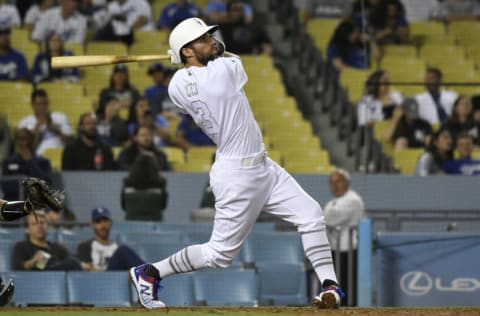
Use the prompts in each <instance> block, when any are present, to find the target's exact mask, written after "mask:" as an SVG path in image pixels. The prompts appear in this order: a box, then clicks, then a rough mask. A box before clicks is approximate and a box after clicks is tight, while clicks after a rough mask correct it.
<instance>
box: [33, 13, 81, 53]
mask: <svg viewBox="0 0 480 316" xmlns="http://www.w3.org/2000/svg"><path fill="white" fill-rule="evenodd" d="M52 33H55V34H58V35H59V36H60V37H61V38H62V40H63V41H64V42H70V43H80V44H83V42H85V37H86V34H87V19H86V18H85V17H84V16H83V15H81V14H80V13H78V12H76V13H74V14H73V15H71V16H69V17H68V18H67V19H64V18H63V17H62V15H61V8H60V7H55V8H52V9H50V10H48V11H47V12H45V13H44V14H43V15H42V17H41V18H40V20H39V21H38V22H37V23H36V24H35V27H34V29H33V32H32V39H33V40H35V41H39V42H43V41H44V40H46V39H47V37H48V35H50V34H52Z"/></svg>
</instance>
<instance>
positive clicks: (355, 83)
mask: <svg viewBox="0 0 480 316" xmlns="http://www.w3.org/2000/svg"><path fill="white" fill-rule="evenodd" d="M371 72H372V70H369V69H354V68H345V69H344V70H342V74H341V76H340V85H341V86H342V87H343V88H344V89H345V90H346V91H347V93H348V100H349V101H350V102H352V103H353V104H357V103H358V101H360V98H361V97H362V96H363V94H364V93H365V82H366V81H367V77H368V76H369V75H370V73H371Z"/></svg>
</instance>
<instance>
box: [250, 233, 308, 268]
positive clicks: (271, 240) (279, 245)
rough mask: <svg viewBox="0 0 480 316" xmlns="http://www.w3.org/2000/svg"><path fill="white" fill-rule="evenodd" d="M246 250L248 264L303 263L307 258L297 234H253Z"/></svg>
mask: <svg viewBox="0 0 480 316" xmlns="http://www.w3.org/2000/svg"><path fill="white" fill-rule="evenodd" d="M244 248H245V261H246V262H255V263H256V262H275V263H302V262H304V258H305V255H304V251H303V246H302V241H301V238H300V236H299V235H298V234H297V233H278V232H273V233H268V232H253V233H251V234H250V236H249V237H248V238H247V240H246V242H245V246H244Z"/></svg>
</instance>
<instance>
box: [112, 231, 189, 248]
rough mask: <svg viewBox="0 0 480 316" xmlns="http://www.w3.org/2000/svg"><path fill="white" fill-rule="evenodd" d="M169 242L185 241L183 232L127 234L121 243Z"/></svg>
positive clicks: (122, 237) (123, 236) (123, 235)
mask: <svg viewBox="0 0 480 316" xmlns="http://www.w3.org/2000/svg"><path fill="white" fill-rule="evenodd" d="M160 240H161V241H164V242H166V241H169V242H180V241H183V240H184V236H183V232H180V231H177V232H173V231H170V232H160V231H154V232H145V231H143V232H125V233H124V234H122V235H121V241H122V242H124V243H126V244H129V245H135V244H139V243H144V242H154V241H160Z"/></svg>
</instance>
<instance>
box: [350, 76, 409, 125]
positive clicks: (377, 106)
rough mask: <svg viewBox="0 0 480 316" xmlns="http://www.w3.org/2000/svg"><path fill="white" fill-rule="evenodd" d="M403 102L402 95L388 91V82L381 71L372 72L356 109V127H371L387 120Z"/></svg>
mask: <svg viewBox="0 0 480 316" xmlns="http://www.w3.org/2000/svg"><path fill="white" fill-rule="evenodd" d="M402 102H403V97H402V95H401V94H400V93H399V92H397V91H390V80H389V78H388V75H387V73H386V72H385V71H383V70H377V71H375V72H373V73H372V74H371V75H370V76H369V77H368V79H367V82H366V83H365V95H364V96H363V97H362V99H361V100H360V103H359V104H358V107H357V119H358V125H360V126H362V125H370V126H371V125H373V124H374V123H375V122H377V121H383V120H388V119H390V118H391V117H392V115H393V111H394V110H395V108H396V107H397V106H398V105H400V104H401V103H402Z"/></svg>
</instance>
